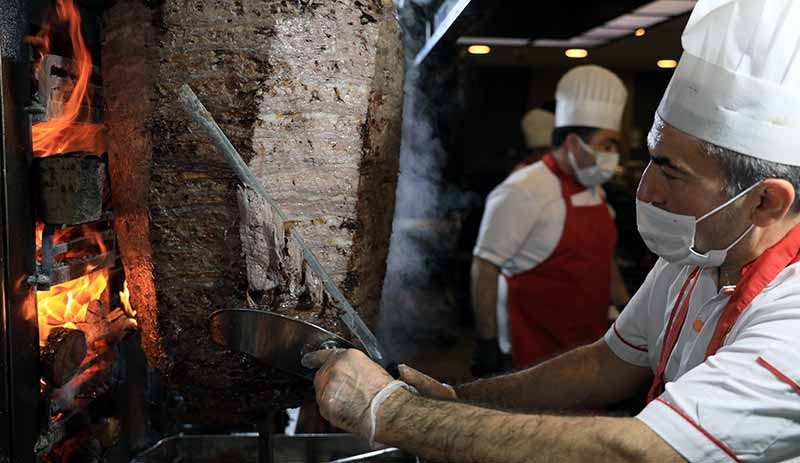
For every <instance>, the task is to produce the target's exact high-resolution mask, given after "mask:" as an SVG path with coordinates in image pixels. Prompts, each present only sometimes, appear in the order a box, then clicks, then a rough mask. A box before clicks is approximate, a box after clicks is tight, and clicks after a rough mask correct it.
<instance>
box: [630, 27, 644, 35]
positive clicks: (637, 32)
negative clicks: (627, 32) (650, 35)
mask: <svg viewBox="0 0 800 463" xmlns="http://www.w3.org/2000/svg"><path fill="white" fill-rule="evenodd" d="M646 33H647V29H645V28H644V27H640V28H638V29H636V30H635V31H633V35H635V36H636V37H641V36H643V35H645V34H646Z"/></svg>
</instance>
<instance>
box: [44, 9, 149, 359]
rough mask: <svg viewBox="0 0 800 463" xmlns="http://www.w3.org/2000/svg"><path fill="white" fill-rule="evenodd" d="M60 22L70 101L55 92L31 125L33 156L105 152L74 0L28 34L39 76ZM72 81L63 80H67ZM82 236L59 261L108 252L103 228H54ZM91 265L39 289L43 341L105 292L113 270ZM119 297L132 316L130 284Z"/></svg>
mask: <svg viewBox="0 0 800 463" xmlns="http://www.w3.org/2000/svg"><path fill="white" fill-rule="evenodd" d="M56 26H58V27H59V29H66V31H67V32H68V36H69V42H70V45H71V52H72V56H71V57H70V58H71V60H72V65H71V66H70V69H69V70H67V72H68V74H70V76H71V77H72V79H71V80H72V82H73V83H72V85H71V86H70V87H69V88H62V89H59V92H57V93H58V95H62V96H67V95H68V97H67V98H66V100H64V101H58V99H57V97H56V98H51V100H50V101H49V102H48V104H49V105H50V106H51V108H50V109H54V107H53V105H57V107H56V108H55V109H57V111H56V110H54V111H51V112H50V114H53V116H52V117H50V118H49V119H48V120H47V121H45V122H39V123H36V124H33V125H32V129H31V130H32V138H33V151H34V155H35V156H36V157H45V156H53V155H58V154H64V153H69V152H76V151H82V152H91V153H103V152H105V151H106V139H105V135H106V134H105V127H104V125H103V124H95V123H92V122H91V111H90V110H87V108H90V107H91V98H90V92H89V85H90V80H91V77H92V70H93V63H92V56H91V54H90V53H89V49H88V48H87V47H86V43H85V42H84V40H83V36H82V34H81V17H80V13H79V12H78V9H77V8H76V7H75V4H74V3H73V0H55V9H54V11H52V12H51V13H50V18H49V20H48V21H47V22H46V24H45V25H44V26H43V27H42V28H41V30H40V31H39V32H38V34H37V35H36V36H35V37H30V38H29V39H28V41H29V42H30V43H31V44H32V45H34V47H36V49H37V53H38V56H37V60H36V63H35V65H34V72H35V73H36V77H37V78H38V79H40V80H41V79H43V78H44V77H45V76H44V75H43V73H44V72H45V71H46V70H45V69H44V66H42V61H43V59H44V57H45V55H47V54H48V53H49V52H50V49H51V46H52V43H53V41H54V35H53V29H54V28H55V27H56ZM71 80H70V79H64V81H65V82H70V81H71ZM62 99H63V98H62ZM54 100H56V101H54ZM43 230H44V225H42V224H37V227H36V246H37V251H40V250H41V246H42V234H43ZM76 232H80V233H76ZM79 236H90V237H92V238H93V244H92V245H91V246H88V247H87V246H84V247H83V248H81V249H78V250H75V251H72V250H71V251H68V252H67V253H65V254H64V255H62V256H61V257H60V260H63V259H79V258H81V257H84V256H86V255H96V254H98V253H101V254H102V253H105V252H106V244H105V242H104V241H103V238H102V232H101V231H100V230H97V229H94V228H92V227H90V226H87V225H83V226H82V227H71V228H62V229H59V230H56V231H55V233H54V237H53V240H54V243H56V244H57V243H62V242H68V241H71V240H73V239H76V238H77V237H79ZM93 270H94V269H93V268H86V272H89V273H88V274H87V275H85V276H83V277H81V278H78V279H75V280H72V281H68V282H66V283H63V284H60V285H57V286H53V287H52V288H51V289H50V290H48V291H39V292H37V295H36V300H37V304H38V320H39V342H40V344H41V345H44V343H45V342H46V340H47V336H48V335H49V334H50V331H52V330H53V329H54V328H56V327H65V328H72V329H77V324H79V323H83V322H84V321H85V320H86V315H87V310H88V308H89V305H90V303H91V302H92V301H95V300H98V299H100V298H101V297H102V295H103V293H104V292H105V290H106V287H107V285H108V280H109V272H108V270H106V269H103V270H97V271H93ZM120 297H121V300H122V305H123V306H124V307H123V308H124V311H125V313H126V314H127V315H128V316H133V315H134V311H133V310H132V309H131V307H130V302H129V294H128V287H127V283H126V285H125V289H124V291H122V292H121V293H120Z"/></svg>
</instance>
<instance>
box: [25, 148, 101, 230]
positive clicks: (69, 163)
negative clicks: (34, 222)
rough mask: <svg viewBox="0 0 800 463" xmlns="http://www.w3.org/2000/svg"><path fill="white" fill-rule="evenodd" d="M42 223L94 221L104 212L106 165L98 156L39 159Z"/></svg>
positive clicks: (81, 155)
mask: <svg viewBox="0 0 800 463" xmlns="http://www.w3.org/2000/svg"><path fill="white" fill-rule="evenodd" d="M37 163H38V172H39V194H40V197H39V202H40V211H41V218H42V221H44V222H45V223H49V224H68V225H75V224H79V223H86V222H94V221H97V220H99V219H100V216H101V215H102V212H103V195H104V190H105V185H106V165H105V163H104V162H103V160H102V159H101V158H99V157H98V156H93V155H87V154H74V155H72V154H71V155H60V156H50V157H46V158H40V159H38V160H37Z"/></svg>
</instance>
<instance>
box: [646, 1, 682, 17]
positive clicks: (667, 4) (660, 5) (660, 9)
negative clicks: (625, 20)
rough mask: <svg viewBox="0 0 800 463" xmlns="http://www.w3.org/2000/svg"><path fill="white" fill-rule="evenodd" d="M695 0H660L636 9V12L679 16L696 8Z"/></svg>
mask: <svg viewBox="0 0 800 463" xmlns="http://www.w3.org/2000/svg"><path fill="white" fill-rule="evenodd" d="M696 3H697V2H695V1H694V0H659V1H656V2H650V3H648V4H647V5H645V6H643V7H641V8H638V9H636V10H635V11H634V13H636V14H646V15H666V16H677V15H679V14H683V13H686V12H687V11H690V10H691V9H692V8H694V5H695V4H696Z"/></svg>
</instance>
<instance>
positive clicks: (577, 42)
mask: <svg viewBox="0 0 800 463" xmlns="http://www.w3.org/2000/svg"><path fill="white" fill-rule="evenodd" d="M605 42H606V41H605V39H601V38H595V37H573V38H571V39H566V40H564V39H537V40H534V41H533V46H534V47H557V48H568V47H593V46H596V45H602V44H604V43H605Z"/></svg>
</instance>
